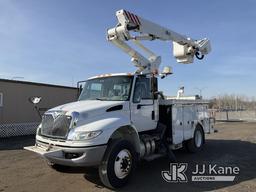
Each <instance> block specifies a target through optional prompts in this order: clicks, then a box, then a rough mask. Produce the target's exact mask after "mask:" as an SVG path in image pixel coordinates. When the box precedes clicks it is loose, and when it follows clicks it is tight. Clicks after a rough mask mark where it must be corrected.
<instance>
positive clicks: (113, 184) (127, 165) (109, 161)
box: [99, 140, 137, 189]
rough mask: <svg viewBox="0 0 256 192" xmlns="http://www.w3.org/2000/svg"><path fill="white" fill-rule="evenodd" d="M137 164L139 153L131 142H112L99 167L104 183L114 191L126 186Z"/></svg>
mask: <svg viewBox="0 0 256 192" xmlns="http://www.w3.org/2000/svg"><path fill="white" fill-rule="evenodd" d="M136 163H137V153H136V151H135V149H134V147H133V145H132V144H131V143H130V142H129V141H127V140H114V141H112V142H111V143H110V145H109V147H108V148H107V151H106V153H105V155H104V157H103V160H102V162H101V164H100V166H99V175H100V179H101V181H102V183H103V184H104V185H105V186H107V187H109V188H112V189H113V188H119V187H122V186H124V185H125V184H126V183H127V182H128V180H129V179H130V177H131V174H132V173H133V171H134V169H135V166H136Z"/></svg>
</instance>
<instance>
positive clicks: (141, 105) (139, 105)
mask: <svg viewBox="0 0 256 192" xmlns="http://www.w3.org/2000/svg"><path fill="white" fill-rule="evenodd" d="M152 105H153V104H138V105H137V109H140V108H141V107H143V106H152Z"/></svg>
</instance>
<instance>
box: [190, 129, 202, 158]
mask: <svg viewBox="0 0 256 192" xmlns="http://www.w3.org/2000/svg"><path fill="white" fill-rule="evenodd" d="M203 144H204V132H203V129H202V128H201V127H200V126H197V127H196V129H195V131H194V136H193V138H192V139H190V140H188V141H187V142H186V147H187V149H188V151H189V152H191V153H195V152H197V151H200V150H201V149H202V147H203Z"/></svg>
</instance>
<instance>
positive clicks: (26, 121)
mask: <svg viewBox="0 0 256 192" xmlns="http://www.w3.org/2000/svg"><path fill="white" fill-rule="evenodd" d="M77 93H78V91H77V88H75V87H67V86H59V85H50V84H43V83H34V82H26V81H16V80H6V79H0V137H9V136H18V135H28V134H34V133H35V131H36V127H37V126H38V124H39V122H40V116H39V115H38V114H37V111H36V109H35V108H34V106H33V104H31V103H30V102H29V98H30V97H32V96H40V97H42V101H41V102H40V103H39V105H38V107H39V108H45V109H47V108H48V109H49V108H52V107H55V106H58V105H60V104H64V103H68V102H72V101H75V100H76V99H77Z"/></svg>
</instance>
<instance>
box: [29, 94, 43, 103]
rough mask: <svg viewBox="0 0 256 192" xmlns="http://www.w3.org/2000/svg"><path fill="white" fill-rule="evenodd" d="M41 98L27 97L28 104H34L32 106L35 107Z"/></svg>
mask: <svg viewBox="0 0 256 192" xmlns="http://www.w3.org/2000/svg"><path fill="white" fill-rule="evenodd" d="M41 99H42V97H37V96H35V97H29V98H28V100H29V102H30V103H32V104H34V105H37V104H38V103H40V101H41Z"/></svg>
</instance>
